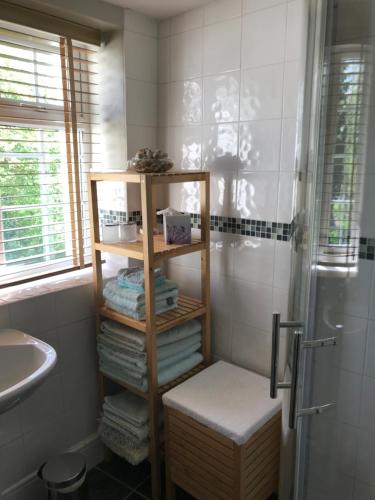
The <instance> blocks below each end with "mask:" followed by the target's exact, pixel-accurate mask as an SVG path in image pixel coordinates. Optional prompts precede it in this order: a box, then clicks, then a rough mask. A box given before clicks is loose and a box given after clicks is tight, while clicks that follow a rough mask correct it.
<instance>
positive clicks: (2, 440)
mask: <svg viewBox="0 0 375 500" xmlns="http://www.w3.org/2000/svg"><path fill="white" fill-rule="evenodd" d="M21 433H22V429H21V414H20V409H19V406H15V407H14V408H12V409H10V410H7V411H6V412H5V413H1V414H0V448H1V447H2V446H4V445H6V444H7V443H10V442H11V441H14V440H15V439H17V438H19V437H20V435H21ZM0 453H1V452H0Z"/></svg>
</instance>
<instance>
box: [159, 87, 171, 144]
mask: <svg viewBox="0 0 375 500" xmlns="http://www.w3.org/2000/svg"><path fill="white" fill-rule="evenodd" d="M169 87H170V84H169V83H160V84H159V85H158V133H159V129H160V128H163V127H167V126H168V125H170V124H169V123H168V118H169V107H170V105H171V103H170V100H169ZM158 147H159V145H158Z"/></svg>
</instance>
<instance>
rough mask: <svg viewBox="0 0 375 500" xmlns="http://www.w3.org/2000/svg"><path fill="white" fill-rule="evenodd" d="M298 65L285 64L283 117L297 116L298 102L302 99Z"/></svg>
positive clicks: (293, 62)
mask: <svg viewBox="0 0 375 500" xmlns="http://www.w3.org/2000/svg"><path fill="white" fill-rule="evenodd" d="M299 71H300V63H299V62H298V61H291V62H287V63H286V64H285V72H284V94H283V116H284V117H288V118H290V117H295V116H297V109H298V105H299V100H300V99H301V98H302V96H301V95H300V93H301V91H302V90H301V85H300V80H299Z"/></svg>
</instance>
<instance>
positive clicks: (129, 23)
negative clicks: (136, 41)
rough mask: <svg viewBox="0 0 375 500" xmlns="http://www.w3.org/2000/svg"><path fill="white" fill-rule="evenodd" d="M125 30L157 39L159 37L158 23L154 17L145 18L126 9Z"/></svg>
mask: <svg viewBox="0 0 375 500" xmlns="http://www.w3.org/2000/svg"><path fill="white" fill-rule="evenodd" d="M125 30H127V31H133V32H135V33H140V34H142V35H147V36H152V37H154V38H155V37H157V36H158V23H157V21H156V19H153V18H152V17H149V16H144V15H142V14H140V13H138V12H135V11H134V10H131V9H126V10H125Z"/></svg>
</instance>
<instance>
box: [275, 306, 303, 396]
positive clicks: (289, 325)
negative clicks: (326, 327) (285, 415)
mask: <svg viewBox="0 0 375 500" xmlns="http://www.w3.org/2000/svg"><path fill="white" fill-rule="evenodd" d="M302 327H303V323H302V322H301V321H284V322H281V321H280V313H273V315H272V352H271V379H270V397H271V399H276V398H277V390H278V389H290V388H291V384H290V383H288V382H287V383H284V382H278V381H277V379H278V372H279V348H280V329H281V328H302Z"/></svg>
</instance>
